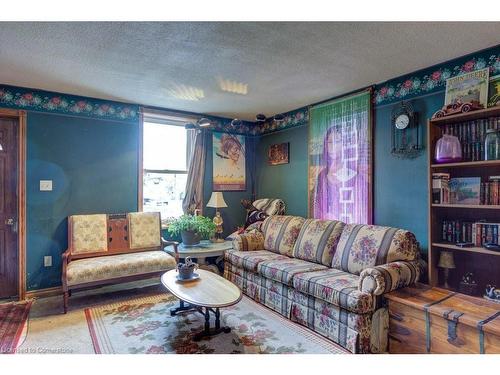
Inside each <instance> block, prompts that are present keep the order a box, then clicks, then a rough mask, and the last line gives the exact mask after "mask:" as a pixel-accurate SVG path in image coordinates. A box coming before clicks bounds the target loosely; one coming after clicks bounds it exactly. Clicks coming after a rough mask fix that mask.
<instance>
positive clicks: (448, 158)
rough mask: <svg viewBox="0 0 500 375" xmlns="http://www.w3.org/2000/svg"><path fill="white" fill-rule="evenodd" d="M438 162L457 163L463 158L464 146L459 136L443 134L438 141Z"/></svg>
mask: <svg viewBox="0 0 500 375" xmlns="http://www.w3.org/2000/svg"><path fill="white" fill-rule="evenodd" d="M435 157H436V162H437V163H455V162H458V161H461V160H462V147H461V146H460V141H459V140H458V138H457V137H455V136H454V135H450V134H443V136H442V137H441V138H439V139H438V141H437V143H436V155H435Z"/></svg>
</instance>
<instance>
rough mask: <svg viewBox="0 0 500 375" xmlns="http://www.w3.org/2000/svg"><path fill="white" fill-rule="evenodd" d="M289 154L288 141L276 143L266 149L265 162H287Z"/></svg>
mask: <svg viewBox="0 0 500 375" xmlns="http://www.w3.org/2000/svg"><path fill="white" fill-rule="evenodd" d="M289 154H290V143H289V142H286V143H278V144H275V145H271V146H269V150H268V151H267V162H268V163H269V164H270V165H280V164H288V163H289V162H290V159H289Z"/></svg>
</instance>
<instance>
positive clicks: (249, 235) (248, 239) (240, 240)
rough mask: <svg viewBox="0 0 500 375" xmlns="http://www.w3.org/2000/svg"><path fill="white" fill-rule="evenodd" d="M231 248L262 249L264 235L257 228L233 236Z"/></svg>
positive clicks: (243, 249)
mask: <svg viewBox="0 0 500 375" xmlns="http://www.w3.org/2000/svg"><path fill="white" fill-rule="evenodd" d="M233 249H235V250H238V251H250V250H262V249H264V235H263V234H262V232H260V231H258V230H252V231H248V232H245V233H241V234H235V235H234V236H233Z"/></svg>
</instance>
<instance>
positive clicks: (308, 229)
mask: <svg viewBox="0 0 500 375" xmlns="http://www.w3.org/2000/svg"><path fill="white" fill-rule="evenodd" d="M344 225H345V224H344V223H343V222H341V221H334V220H319V219H307V220H306V221H305V222H304V225H302V228H301V229H300V233H299V236H298V238H297V241H296V242H295V246H294V248H293V257H294V258H299V259H303V260H308V261H311V262H315V263H319V264H323V265H325V266H330V265H331V264H332V259H333V255H334V254H335V250H336V249H337V244H338V242H339V239H340V235H341V234H342V229H343V228H344Z"/></svg>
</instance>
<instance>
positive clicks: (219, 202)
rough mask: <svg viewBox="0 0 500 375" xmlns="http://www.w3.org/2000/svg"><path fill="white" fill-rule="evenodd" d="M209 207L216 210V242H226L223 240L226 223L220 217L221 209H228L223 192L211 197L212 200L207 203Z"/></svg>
mask: <svg viewBox="0 0 500 375" xmlns="http://www.w3.org/2000/svg"><path fill="white" fill-rule="evenodd" d="M207 207H213V208H215V216H214V218H213V222H214V224H215V226H216V229H215V240H214V242H224V239H223V238H222V232H223V231H224V230H223V229H222V224H223V223H224V221H223V220H222V216H221V215H220V211H219V208H223V207H227V204H226V201H224V196H223V195H222V192H220V191H214V192H212V196H211V197H210V200H209V201H208V203H207Z"/></svg>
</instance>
